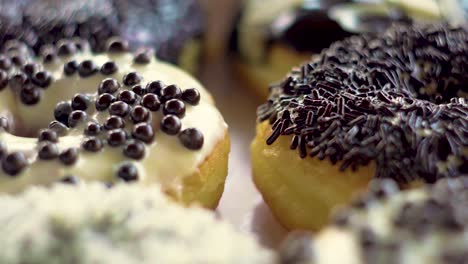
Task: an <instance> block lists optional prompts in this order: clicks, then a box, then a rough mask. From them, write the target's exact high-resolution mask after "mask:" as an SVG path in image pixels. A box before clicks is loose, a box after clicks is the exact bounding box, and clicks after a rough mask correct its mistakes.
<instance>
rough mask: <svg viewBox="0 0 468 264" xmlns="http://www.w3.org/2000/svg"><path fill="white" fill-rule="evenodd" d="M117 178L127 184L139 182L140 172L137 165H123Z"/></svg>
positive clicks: (118, 171)
mask: <svg viewBox="0 0 468 264" xmlns="http://www.w3.org/2000/svg"><path fill="white" fill-rule="evenodd" d="M117 177H118V178H119V179H122V180H124V181H125V182H131V181H137V180H138V170H137V168H136V167H135V165H133V164H131V163H124V164H122V165H121V166H120V167H119V169H118V170H117Z"/></svg>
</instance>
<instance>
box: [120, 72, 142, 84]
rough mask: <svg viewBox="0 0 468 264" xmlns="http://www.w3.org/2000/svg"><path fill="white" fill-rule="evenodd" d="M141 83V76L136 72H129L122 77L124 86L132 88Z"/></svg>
mask: <svg viewBox="0 0 468 264" xmlns="http://www.w3.org/2000/svg"><path fill="white" fill-rule="evenodd" d="M140 82H141V76H140V75H138V73H136V72H129V73H127V74H125V76H124V77H123V84H124V85H126V86H133V85H136V84H139V83H140Z"/></svg>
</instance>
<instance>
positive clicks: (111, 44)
mask: <svg viewBox="0 0 468 264" xmlns="http://www.w3.org/2000/svg"><path fill="white" fill-rule="evenodd" d="M107 51H108V52H109V53H122V52H126V51H128V43H127V42H126V41H124V40H122V39H120V38H111V39H109V41H108V44H107Z"/></svg>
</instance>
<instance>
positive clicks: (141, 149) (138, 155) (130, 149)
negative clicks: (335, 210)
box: [123, 141, 145, 160]
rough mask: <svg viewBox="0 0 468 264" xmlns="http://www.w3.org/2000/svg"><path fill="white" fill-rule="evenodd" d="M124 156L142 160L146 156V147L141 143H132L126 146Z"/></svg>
mask: <svg viewBox="0 0 468 264" xmlns="http://www.w3.org/2000/svg"><path fill="white" fill-rule="evenodd" d="M123 154H124V155H125V156H127V157H129V158H131V159H135V160H140V159H142V158H143V157H144V156H145V145H143V143H141V142H139V141H130V142H129V143H127V144H126V145H125V147H124V150H123Z"/></svg>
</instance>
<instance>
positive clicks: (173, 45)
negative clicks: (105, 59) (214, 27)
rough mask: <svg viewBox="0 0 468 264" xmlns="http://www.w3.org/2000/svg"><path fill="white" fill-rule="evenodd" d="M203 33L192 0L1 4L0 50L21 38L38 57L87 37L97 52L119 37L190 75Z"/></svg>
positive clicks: (30, 0) (21, 0) (60, 0)
mask: <svg viewBox="0 0 468 264" xmlns="http://www.w3.org/2000/svg"><path fill="white" fill-rule="evenodd" d="M180 25H184V26H180ZM203 30H204V25H203V14H202V10H201V7H200V6H199V4H198V3H197V1H195V0H176V1H163V0H136V1H135V0H132V1H129V0H99V1H97V0H80V1H68V0H53V1H52V0H19V1H9V0H2V1H0V47H2V46H4V45H7V44H8V42H9V41H10V40H20V41H21V42H24V43H26V44H28V46H29V47H31V48H32V49H33V50H34V51H35V52H36V53H37V54H38V53H40V52H41V51H42V49H43V47H44V46H45V45H47V44H55V43H56V42H57V41H59V40H60V39H63V38H71V37H80V38H83V39H86V40H88V41H89V43H90V45H91V47H92V49H93V51H95V52H102V51H104V50H105V49H106V41H107V40H108V39H109V38H111V37H115V36H119V37H121V38H123V39H125V40H126V41H128V43H129V46H130V48H131V49H132V50H135V49H137V48H139V47H141V46H147V47H152V48H154V50H155V54H156V55H157V57H158V58H159V59H162V60H164V61H167V62H171V63H174V64H177V65H179V66H181V67H182V68H184V69H186V70H188V71H190V72H192V73H193V72H195V71H196V70H197V67H198V65H197V63H198V62H199V59H200V58H199V57H200V53H201V42H202V35H203ZM7 46H8V45H7Z"/></svg>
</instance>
